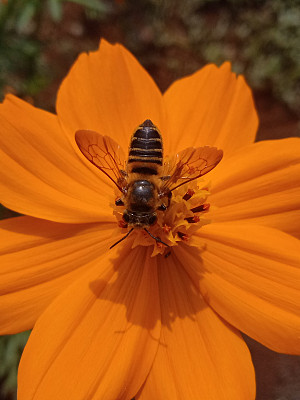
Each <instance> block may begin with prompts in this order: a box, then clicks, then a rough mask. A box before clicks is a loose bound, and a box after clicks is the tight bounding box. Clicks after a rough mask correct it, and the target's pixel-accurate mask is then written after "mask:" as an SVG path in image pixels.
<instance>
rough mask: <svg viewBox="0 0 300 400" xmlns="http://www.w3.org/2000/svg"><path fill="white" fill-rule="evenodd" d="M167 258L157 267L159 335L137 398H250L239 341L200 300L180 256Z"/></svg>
mask: <svg viewBox="0 0 300 400" xmlns="http://www.w3.org/2000/svg"><path fill="white" fill-rule="evenodd" d="M174 251H175V253H176V250H174ZM172 258H173V256H170V257H168V259H167V260H166V261H163V262H161V265H159V270H158V271H159V274H158V278H159V291H160V299H161V313H162V331H161V338H160V342H159V347H158V352H157V355H156V357H155V360H154V363H153V367H152V369H151V371H150V374H149V376H148V378H147V380H146V383H145V385H144V386H143V387H142V389H141V391H140V394H139V396H137V399H140V400H153V399H164V400H177V399H178V400H179V399H180V400H184V399H209V400H228V399H231V400H246V399H247V400H250V399H252V400H253V399H254V398H255V377H254V370H253V366H252V362H251V356H250V353H249V350H248V348H247V346H246V344H245V342H244V340H243V339H242V337H241V335H240V334H239V332H237V331H236V330H235V329H234V328H232V327H230V326H229V325H228V324H226V322H224V321H223V320H222V319H221V318H220V317H218V315H217V314H215V312H214V311H213V310H212V309H211V308H210V307H209V306H208V305H207V303H205V301H204V300H203V298H202V297H201V295H200V294H199V292H198V291H197V289H196V288H195V286H194V285H193V283H192V281H191V280H190V278H189V277H188V276H187V274H186V272H185V270H184V266H183V265H182V264H181V262H183V261H184V260H181V259H180V258H179V259H176V257H174V258H173V259H172Z"/></svg>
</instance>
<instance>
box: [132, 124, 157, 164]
mask: <svg viewBox="0 0 300 400" xmlns="http://www.w3.org/2000/svg"><path fill="white" fill-rule="evenodd" d="M162 161H163V149H162V139H161V135H160V133H159V131H158V129H157V128H156V127H155V125H154V124H153V123H152V122H151V121H150V120H149V119H147V120H146V121H144V122H143V123H142V124H141V125H140V126H139V127H138V128H137V130H136V131H135V132H134V134H133V135H132V138H131V142H130V148H129V157H128V163H133V162H142V163H152V164H158V165H162Z"/></svg>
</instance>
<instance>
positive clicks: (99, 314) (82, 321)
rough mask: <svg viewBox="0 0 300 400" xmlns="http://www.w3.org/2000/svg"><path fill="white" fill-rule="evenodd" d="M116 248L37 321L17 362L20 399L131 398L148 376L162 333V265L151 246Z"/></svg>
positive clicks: (110, 399) (94, 399)
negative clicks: (159, 278)
mask: <svg viewBox="0 0 300 400" xmlns="http://www.w3.org/2000/svg"><path fill="white" fill-rule="evenodd" d="M118 251H119V250H118V249H113V250H112V251H111V252H110V253H109V254H107V255H106V257H105V258H103V260H102V261H101V264H102V267H101V266H100V265H99V266H96V267H95V268H93V270H92V271H89V272H88V273H87V274H86V275H85V276H84V277H82V278H80V279H79V280H78V281H77V282H75V283H74V284H73V285H72V286H70V287H69V288H68V289H67V290H66V291H65V292H64V293H63V294H62V295H61V296H59V297H58V298H57V299H56V300H55V301H54V302H53V303H52V304H51V305H50V306H49V307H48V309H47V310H46V311H45V313H44V314H43V315H42V316H41V318H40V319H39V320H38V322H37V323H36V325H35V327H34V329H33V332H32V335H31V336H30V338H29V342H28V344H27V346H26V348H25V351H24V354H23V357H22V359H21V363H20V368H19V389H18V394H19V397H20V399H22V400H29V399H30V400H38V399H41V400H53V399H72V400H82V399H85V400H92V399H93V400H96V399H101V400H116V399H118V400H125V399H126V400H128V399H131V398H132V397H134V395H135V393H136V392H137V391H138V389H139V388H140V386H141V385H142V383H143V382H144V381H145V379H146V376H147V374H148V373H149V370H150V368H151V365H152V363H153V359H154V357H155V353H156V351H157V346H158V343H159V334H160V322H159V321H160V309H159V296H158V284H157V268H156V264H155V260H154V259H153V258H151V257H150V254H151V253H150V252H149V250H145V249H143V248H138V249H135V250H131V249H130V246H124V248H123V251H122V253H121V254H120V255H119V256H117V253H118ZM103 266H104V267H103Z"/></svg>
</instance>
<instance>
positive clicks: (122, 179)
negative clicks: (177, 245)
mask: <svg viewBox="0 0 300 400" xmlns="http://www.w3.org/2000/svg"><path fill="white" fill-rule="evenodd" d="M75 140H76V143H77V145H78V147H79V149H80V151H81V152H82V154H83V155H84V156H85V157H86V158H87V159H88V160H89V161H90V162H91V163H92V164H94V165H95V166H96V167H97V168H99V169H100V170H101V171H102V172H104V173H105V174H106V175H107V176H108V177H109V178H110V179H111V180H112V181H113V182H114V184H115V185H116V186H117V188H118V189H119V190H120V192H121V197H118V198H117V199H116V203H115V204H116V206H125V211H124V213H123V220H122V226H123V227H125V228H127V227H130V228H131V229H130V230H129V231H128V232H127V234H126V235H125V236H124V237H123V238H122V239H120V240H119V241H117V242H116V243H115V244H113V245H112V246H111V248H112V247H114V246H115V245H116V244H118V243H120V242H121V241H122V240H124V239H126V238H127V237H128V236H129V234H130V233H131V232H132V231H133V230H134V229H144V230H145V231H146V232H147V233H148V234H149V235H150V236H151V237H152V238H153V239H155V240H156V242H158V243H162V244H164V245H165V246H169V245H168V244H166V243H165V242H163V241H162V240H161V239H160V238H159V237H157V236H154V235H152V233H151V232H150V231H149V230H148V228H149V227H150V226H152V225H154V224H155V223H156V222H157V211H158V210H159V211H166V210H167V209H168V207H169V206H170V202H171V198H172V192H173V191H174V190H175V189H177V188H178V187H180V186H181V185H184V184H186V183H189V182H191V181H193V180H195V179H197V178H199V177H201V176H203V175H205V174H206V173H208V172H209V171H211V170H212V169H213V168H215V166H216V165H217V164H218V163H219V162H220V161H221V159H222V157H223V152H222V150H218V149H217V148H216V147H210V146H203V147H198V148H193V147H189V148H187V149H185V150H183V151H181V152H180V153H178V154H176V155H175V156H174V157H173V158H171V159H170V161H168V162H165V163H164V161H163V141H162V136H161V134H160V132H159V130H158V128H157V127H156V126H155V125H154V124H153V123H152V121H151V120H150V119H147V120H145V121H144V122H143V123H142V124H141V125H139V126H138V127H137V129H136V130H135V131H134V133H133V135H132V137H131V140H130V145H129V154H128V159H127V162H124V158H125V157H124V155H123V151H122V149H121V148H120V146H119V145H118V144H117V143H116V142H115V141H114V140H113V139H111V138H110V137H108V136H102V135H100V134H99V133H97V132H94V131H90V130H79V131H77V132H76V134H75Z"/></svg>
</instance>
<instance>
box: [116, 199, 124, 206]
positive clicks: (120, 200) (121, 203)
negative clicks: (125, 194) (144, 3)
mask: <svg viewBox="0 0 300 400" xmlns="http://www.w3.org/2000/svg"><path fill="white" fill-rule="evenodd" d="M115 205H116V206H124V202H123V200H122V199H121V198H120V197H117V198H116V201H115Z"/></svg>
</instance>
